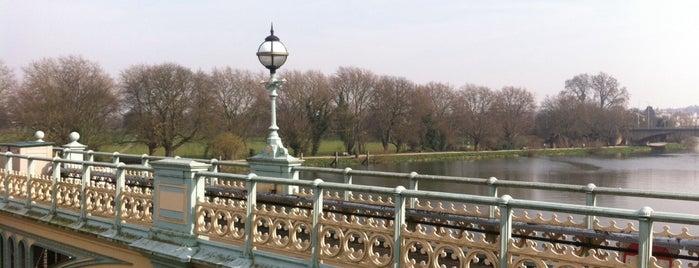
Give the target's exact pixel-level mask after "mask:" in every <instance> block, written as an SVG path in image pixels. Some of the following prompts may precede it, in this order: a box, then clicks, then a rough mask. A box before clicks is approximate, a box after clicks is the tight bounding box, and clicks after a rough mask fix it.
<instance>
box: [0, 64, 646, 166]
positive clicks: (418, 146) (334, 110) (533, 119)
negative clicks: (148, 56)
mask: <svg viewBox="0 0 699 268" xmlns="http://www.w3.org/2000/svg"><path fill="white" fill-rule="evenodd" d="M23 73H24V76H23V78H22V79H21V80H20V79H17V78H16V77H15V75H14V72H13V70H10V69H9V68H7V67H6V66H5V65H4V64H2V63H1V62H0V96H3V99H0V102H1V103H2V105H3V107H5V109H2V114H0V116H1V117H2V121H1V122H0V123H2V124H3V128H5V129H8V128H9V129H23V130H38V129H40V130H43V131H45V132H47V134H48V135H50V137H63V136H66V133H69V132H71V131H78V132H79V133H81V135H82V137H83V138H82V139H81V141H82V142H84V143H86V144H89V145H90V146H91V147H93V148H94V147H96V146H99V145H101V144H107V143H113V142H114V137H128V140H129V141H135V142H140V143H143V144H145V145H147V146H148V148H149V150H150V153H151V154H152V153H154V152H155V150H156V149H158V148H164V150H165V153H166V155H172V154H173V153H174V151H175V150H176V149H177V148H178V147H180V146H181V145H183V144H185V143H188V142H194V141H198V142H202V141H203V142H204V144H207V143H208V144H209V145H214V144H213V141H216V143H220V142H221V140H222V137H227V138H225V139H223V140H226V139H227V140H230V139H238V140H247V139H249V138H253V137H263V136H266V134H267V127H268V126H269V125H268V124H269V105H270V104H269V97H268V95H267V94H268V93H267V92H266V91H265V89H264V87H263V86H262V85H261V84H260V81H263V80H266V79H267V77H268V75H267V74H266V73H265V72H262V71H261V72H257V73H255V72H250V71H247V70H236V69H231V68H229V67H226V68H220V69H213V70H212V71H210V72H203V71H192V70H191V69H189V68H186V67H184V66H181V65H178V64H173V63H165V64H155V65H135V66H132V67H130V68H128V69H126V70H124V71H122V72H121V74H120V76H119V77H118V78H117V79H116V80H114V79H113V78H111V77H110V76H109V75H108V74H107V73H105V72H104V70H102V69H101V68H100V66H99V65H98V64H97V63H95V62H91V61H89V60H86V59H84V58H82V57H78V56H68V57H61V58H56V59H42V60H38V61H35V62H33V63H31V64H30V65H28V66H26V67H25V68H24V69H23ZM280 75H281V76H282V77H284V78H286V79H287V80H288V81H287V82H286V83H284V85H283V89H282V90H281V91H280V97H279V98H278V99H277V111H278V119H279V120H278V124H279V127H280V135H281V136H282V138H283V140H284V143H285V145H286V146H287V147H289V148H290V149H291V152H292V153H294V154H297V155H298V154H300V153H305V154H311V155H315V154H317V152H318V150H319V148H320V144H321V142H322V141H323V140H324V139H340V140H341V141H342V142H343V144H344V150H345V151H346V152H349V153H362V152H364V151H365V144H366V143H367V142H370V141H379V142H381V144H382V145H383V148H384V151H390V150H395V151H398V152H401V151H423V150H428V151H442V150H462V149H475V150H484V149H513V148H519V147H523V146H532V144H542V142H546V143H552V144H558V145H561V146H569V145H571V144H575V143H592V142H604V143H610V142H613V141H614V140H615V139H616V138H617V137H618V136H619V134H620V133H623V132H624V131H625V130H626V129H628V128H629V127H630V126H629V125H627V122H633V121H632V120H628V119H627V118H628V116H629V112H628V111H627V109H626V103H627V101H628V92H627V91H626V89H625V88H623V87H620V86H619V84H618V82H617V81H616V79H614V78H613V77H611V76H609V75H607V74H605V73H599V74H597V75H589V74H580V75H577V76H575V77H573V78H572V79H570V80H568V81H566V82H565V89H564V90H562V91H561V92H560V94H558V95H556V96H550V97H547V98H546V100H545V101H544V102H543V103H542V104H541V107H540V108H538V107H537V104H536V102H535V99H534V95H533V94H532V93H531V92H530V91H529V90H527V89H525V88H521V87H504V88H502V89H497V90H494V89H490V88H488V87H483V86H477V85H471V84H466V85H464V86H461V87H458V88H455V87H453V86H451V85H449V84H445V83H439V82H431V83H427V84H416V83H414V82H412V81H410V80H407V79H405V78H402V77H396V76H387V75H377V74H375V73H373V72H371V71H370V70H366V69H361V68H356V67H340V68H339V69H338V70H337V71H336V72H335V73H334V74H332V75H325V74H323V73H321V72H319V71H298V70H289V71H283V72H281V73H280ZM211 148H213V149H215V148H217V147H216V146H211ZM226 150H231V149H230V148H228V149H226ZM217 153H218V152H217ZM230 157H236V156H230Z"/></svg>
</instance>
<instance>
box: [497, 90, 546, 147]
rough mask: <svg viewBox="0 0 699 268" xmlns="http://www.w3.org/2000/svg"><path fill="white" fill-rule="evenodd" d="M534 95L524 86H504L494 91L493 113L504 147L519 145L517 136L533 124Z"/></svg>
mask: <svg viewBox="0 0 699 268" xmlns="http://www.w3.org/2000/svg"><path fill="white" fill-rule="evenodd" d="M535 109H536V103H535V102H534V95H533V94H532V93H531V92H529V91H527V90H526V89H524V88H517V87H504V88H502V89H501V90H500V91H498V92H497V93H496V101H495V113H496V115H497V120H498V123H499V125H500V130H501V134H502V137H503V139H504V141H505V144H504V145H505V148H507V149H514V148H517V147H519V145H521V144H519V143H520V142H519V141H518V138H519V137H521V136H522V135H524V134H526V133H527V132H528V131H529V130H530V129H531V128H532V126H533V124H534V111H535Z"/></svg>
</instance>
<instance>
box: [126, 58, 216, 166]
mask: <svg viewBox="0 0 699 268" xmlns="http://www.w3.org/2000/svg"><path fill="white" fill-rule="evenodd" d="M121 84H122V91H123V96H124V106H125V107H126V109H127V114H126V117H125V120H127V121H126V124H127V126H129V127H131V131H133V132H134V133H136V134H137V135H138V138H139V140H140V141H142V142H143V143H145V144H146V145H147V146H148V147H149V153H150V154H153V153H155V149H157V147H159V146H162V147H163V148H164V149H165V155H166V156H173V154H174V151H175V150H176V149H177V148H179V147H180V146H182V145H183V144H185V143H187V142H189V141H192V140H193V139H194V138H195V137H196V135H197V132H198V131H199V128H200V126H201V125H202V122H203V120H204V117H205V116H206V114H207V112H208V111H210V110H209V109H210V108H211V101H210V99H209V97H208V96H207V94H206V90H205V89H207V88H205V86H204V85H206V76H205V74H203V73H197V74H195V73H193V72H192V71H191V70H189V69H187V68H185V67H182V66H180V65H177V64H173V63H165V64H160V65H152V66H146V65H140V66H133V67H130V68H129V69H127V70H125V71H123V72H122V75H121Z"/></svg>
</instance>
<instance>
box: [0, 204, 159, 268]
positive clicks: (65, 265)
mask: <svg viewBox="0 0 699 268" xmlns="http://www.w3.org/2000/svg"><path fill="white" fill-rule="evenodd" d="M0 237H2V243H0V244H1V246H0V247H1V248H2V254H1V255H2V261H1V262H0V264H2V265H0V266H2V267H44V266H41V265H38V266H37V264H42V263H43V259H42V258H41V257H42V254H49V256H52V257H53V258H51V259H49V260H48V265H47V266H49V267H55V268H77V267H100V268H103V267H152V264H151V262H150V259H149V258H147V257H146V256H143V255H142V254H141V253H140V252H138V251H134V250H131V249H129V248H128V247H126V246H124V245H120V244H118V243H109V241H105V240H104V239H99V238H97V237H94V236H90V235H87V234H82V233H77V232H74V231H70V230H64V229H61V228H50V227H48V226H47V225H46V224H45V223H43V222H36V221H32V220H27V219H24V218H22V217H17V216H8V215H7V214H5V213H0ZM58 241H61V242H58ZM112 242H114V241H112ZM110 256H112V257H110ZM40 261H42V262H40Z"/></svg>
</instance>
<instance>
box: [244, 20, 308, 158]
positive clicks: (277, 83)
mask: <svg viewBox="0 0 699 268" xmlns="http://www.w3.org/2000/svg"><path fill="white" fill-rule="evenodd" d="M288 56H289V52H288V51H287V50H286V47H285V46H284V44H283V43H282V42H281V41H279V37H277V36H276V35H274V26H273V25H272V27H271V28H270V35H269V36H267V38H265V41H264V42H262V44H260V47H259V48H258V49H257V58H258V59H259V60H260V63H262V65H264V66H265V68H267V69H269V74H270V78H269V80H268V81H265V82H263V83H264V85H265V88H266V89H267V90H269V98H270V101H271V106H272V108H271V115H270V118H271V124H270V126H269V130H270V132H269V136H268V137H267V144H266V145H265V147H264V148H262V150H261V152H260V153H259V154H258V155H256V156H254V157H252V159H261V158H262V159H278V160H282V159H286V160H296V161H298V159H296V158H294V157H292V156H290V155H289V152H288V150H287V149H286V148H284V145H283V144H282V139H281V138H280V137H279V134H278V133H277V130H279V127H278V126H277V111H276V106H277V104H276V98H277V89H281V87H282V83H283V82H285V80H284V79H277V75H276V71H277V69H279V67H281V66H282V65H283V64H284V63H285V62H286V59H287V57H288Z"/></svg>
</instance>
